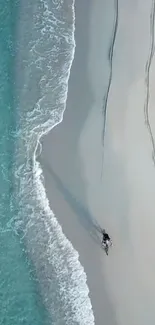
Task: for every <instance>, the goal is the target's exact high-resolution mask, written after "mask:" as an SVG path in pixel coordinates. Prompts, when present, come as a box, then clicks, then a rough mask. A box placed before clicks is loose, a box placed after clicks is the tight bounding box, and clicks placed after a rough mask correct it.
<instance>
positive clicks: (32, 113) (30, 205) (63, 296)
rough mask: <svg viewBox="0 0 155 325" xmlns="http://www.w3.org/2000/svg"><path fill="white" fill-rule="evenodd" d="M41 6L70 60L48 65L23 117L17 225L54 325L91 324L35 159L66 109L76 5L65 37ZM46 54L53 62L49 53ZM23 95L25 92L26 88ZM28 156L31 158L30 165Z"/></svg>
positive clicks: (72, 255) (70, 251)
mask: <svg viewBox="0 0 155 325" xmlns="http://www.w3.org/2000/svg"><path fill="white" fill-rule="evenodd" d="M41 3H42V4H43V5H44V9H45V10H44V14H43V15H42V18H43V20H42V28H41V35H42V37H45V35H46V36H47V37H48V35H49V37H50V34H49V33H51V32H53V30H54V28H57V32H58V33H57V35H55V36H54V35H53V36H51V37H55V40H56V42H58V43H56V44H57V45H59V46H60V38H59V37H58V36H60V35H61V37H62V38H63V39H64V42H66V43H67V44H68V46H69V50H67V49H66V52H64V54H65V55H66V56H65V58H66V60H65V62H63V65H62V66H61V69H60V71H58V70H57V71H56V72H55V74H54V70H53V71H52V66H50V63H51V62H52V59H50V60H51V61H50V62H49V66H47V68H48V73H43V75H42V78H40V92H41V96H40V98H38V100H37V103H36V104H35V105H34V107H33V109H32V108H31V110H29V109H27V111H26V113H25V111H24V113H23V115H22V114H21V113H20V116H21V121H20V123H21V129H20V141H19V143H18V148H17V158H18V166H17V170H16V173H15V177H16V181H17V183H16V188H17V189H18V190H17V193H18V200H19V207H20V211H19V214H18V220H17V227H18V226H20V227H21V225H22V227H24V228H25V238H24V239H25V242H26V245H27V250H28V252H29V253H30V255H31V259H32V260H33V263H34V265H35V268H36V272H37V276H38V279H39V282H40V286H41V292H42V295H43V298H44V302H45V305H46V306H47V308H48V310H49V312H50V313H51V316H52V324H55V325H57V324H67V325H73V324H81V325H93V324H94V315H93V311H92V305H91V301H90V298H89V289H88V286H87V283H86V281H87V277H86V274H85V272H84V269H83V267H82V265H81V264H80V262H79V255H78V252H77V251H76V250H75V249H74V248H73V246H72V244H71V243H70V242H69V240H68V239H67V238H66V237H65V235H64V234H63V232H62V228H61V226H60V225H59V223H58V221H57V219H56V217H55V216H54V214H53V212H52V211H51V209H50V206H49V201H48V199H47V196H46V190H45V188H44V186H43V175H42V170H41V168H40V165H39V163H38V162H37V161H36V155H37V146H38V144H39V141H40V138H41V137H42V136H43V135H45V134H47V133H48V132H49V131H50V130H51V129H52V128H53V127H54V126H56V125H57V124H59V123H61V121H62V119H63V114H64V111H65V107H66V100H67V92H68V79H69V75H70V69H71V65H72V61H73V58H74V51H75V40H74V29H75V13H74V1H73V3H72V8H71V9H72V15H73V24H72V29H71V27H70V26H69V27H68V33H67V32H66V33H64V36H63V34H62V30H61V27H63V25H64V22H63V20H62V21H61V19H60V18H61V17H56V16H54V12H53V11H52V12H51V11H50V9H49V6H48V2H47V1H45V0H41ZM53 4H55V10H58V9H59V8H60V7H61V6H63V5H64V1H58V0H57V1H56V0H55V2H54V1H53ZM58 25H59V26H58ZM58 27H59V28H58ZM59 29H60V30H59ZM59 34H60V35H59ZM42 40H43V39H42ZM40 43H41V39H40V40H37V41H36V42H32V43H31V50H30V52H29V53H30V56H31V57H30V59H31V60H32V58H33V64H36V66H37V68H38V69H40V71H42V70H43V66H44V65H43V64H44V63H45V58H43V57H42V55H41V53H40V52H39V51H38V46H39V44H40ZM56 52H57V46H56V47H55V48H54V46H53V53H55V55H57V53H56ZM46 53H48V58H50V51H47V52H46ZM51 55H52V54H51ZM48 58H47V59H48ZM56 60H57V56H55V62H57V61H56ZM47 62H48V60H47ZM30 66H31V65H30ZM30 66H29V68H30ZM43 72H44V71H43ZM50 87H51V89H52V92H53V94H54V91H56V92H57V93H58V94H59V98H58V97H56V95H53V96H55V97H56V98H55V97H54V100H53V102H51V108H52V110H51V109H50V106H49V103H50V100H51V97H50V99H49V96H50V94H49V93H50V92H51V90H50ZM25 89H26V88H25ZM24 91H25V92H26V90H24ZM25 94H26V93H25ZM25 98H27V97H26V95H25V97H21V101H20V103H21V105H22V104H23V105H25V106H26V104H24V103H25V101H23V100H25ZM18 135H19V132H18ZM32 155H33V158H32ZM25 157H27V160H26V161H25V159H26V158H25ZM32 172H33V174H32ZM19 186H20V188H19ZM19 189H20V190H19ZM23 216H24V219H23ZM21 222H22V223H21Z"/></svg>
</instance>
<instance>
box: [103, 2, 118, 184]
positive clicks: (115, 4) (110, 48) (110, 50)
mask: <svg viewBox="0 0 155 325" xmlns="http://www.w3.org/2000/svg"><path fill="white" fill-rule="evenodd" d="M114 10H115V20H114V28H113V33H112V39H111V42H110V47H109V52H108V61H109V67H110V73H109V81H108V87H107V90H106V93H105V95H104V98H103V106H102V112H103V119H104V120H103V131H102V146H103V153H102V164H101V179H102V174H103V162H104V143H105V129H106V118H107V103H108V97H109V91H110V86H111V82H112V72H113V54H114V45H115V40H116V33H117V27H118V0H114Z"/></svg>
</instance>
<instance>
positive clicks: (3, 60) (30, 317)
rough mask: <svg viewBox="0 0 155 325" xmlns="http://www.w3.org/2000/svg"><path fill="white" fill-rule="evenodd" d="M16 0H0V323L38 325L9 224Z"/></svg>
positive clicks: (31, 287)
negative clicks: (14, 0)
mask: <svg viewBox="0 0 155 325" xmlns="http://www.w3.org/2000/svg"><path fill="white" fill-rule="evenodd" d="M17 14H18V2H16V3H15V2H13V1H11V0H7V1H6V0H4V1H0V40H1V41H0V324H3V325H13V324H16V325H18V324H20V325H21V324H25V325H30V324H33V325H35V324H36V325H41V324H46V323H47V320H46V319H47V318H46V311H45V309H44V306H43V304H42V301H41V298H40V294H39V289H38V284H37V282H36V281H35V277H34V272H32V267H31V265H30V262H29V261H28V259H27V256H26V254H25V250H24V246H23V245H22V244H21V241H20V237H19V236H17V235H16V234H15V233H14V231H13V229H12V228H10V227H9V223H10V220H12V219H13V218H14V212H13V211H15V205H16V202H13V205H14V207H13V209H12V208H11V206H10V205H11V195H12V191H13V177H12V172H13V160H14V144H15V143H14V139H13V133H12V131H14V130H15V128H16V125H15V123H16V119H15V117H16V108H15V105H14V93H13V91H14V82H13V81H14V80H13V72H14V71H13V66H14V53H15V50H16V49H15V44H16V40H15V39H14V28H15V23H16V16H17Z"/></svg>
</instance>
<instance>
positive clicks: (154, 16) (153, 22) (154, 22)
mask: <svg viewBox="0 0 155 325" xmlns="http://www.w3.org/2000/svg"><path fill="white" fill-rule="evenodd" d="M154 27H155V0H153V1H152V8H151V12H150V50H149V55H148V59H147V62H146V66H145V86H146V98H145V102H144V118H145V124H146V127H147V129H148V133H149V136H150V140H151V144H152V160H153V163H154V165H155V140H154V137H153V133H152V129H151V124H150V119H149V99H150V68H151V63H152V59H153V56H154V50H155V48H154V46H155V43H154Z"/></svg>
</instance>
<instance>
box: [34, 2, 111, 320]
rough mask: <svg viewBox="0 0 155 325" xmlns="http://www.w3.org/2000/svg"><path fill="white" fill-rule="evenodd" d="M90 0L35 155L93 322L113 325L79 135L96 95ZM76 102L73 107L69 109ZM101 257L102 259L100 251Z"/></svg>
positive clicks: (82, 8)
mask: <svg viewBox="0 0 155 325" xmlns="http://www.w3.org/2000/svg"><path fill="white" fill-rule="evenodd" d="M91 11H92V1H90V2H89V5H88V4H86V3H83V2H82V1H78V2H76V5H75V15H76V20H75V41H76V49H75V56H74V60H73V64H72V68H71V73H70V78H69V86H68V99H67V106H66V110H65V112H64V117H63V121H62V122H61V124H59V125H58V126H56V127H54V128H53V129H52V131H51V132H50V133H49V134H48V135H46V136H45V137H44V138H43V139H42V141H41V143H42V144H43V147H42V149H43V150H42V154H41V158H40V159H39V160H40V162H41V165H42V168H43V175H44V178H45V188H46V191H47V196H48V199H49V203H50V206H51V209H52V211H53V212H54V214H55V215H56V217H57V219H58V222H59V223H60V225H61V226H62V230H63V232H64V234H65V235H66V236H67V238H68V239H69V240H70V241H71V243H72V245H73V247H74V248H75V249H76V250H77V251H78V253H79V260H80V262H81V264H82V266H83V267H84V271H85V272H86V275H87V284H88V287H89V290H90V293H89V297H90V299H91V303H92V308H93V312H94V316H95V324H97V325H100V324H101V325H102V324H103V315H104V319H106V325H116V317H115V315H114V309H113V303H112V301H111V300H110V297H109V295H108V292H107V288H106V284H105V283H104V274H103V270H102V269H103V265H102V256H104V251H103V250H102V249H101V247H100V242H101V235H100V233H99V231H98V230H97V228H96V227H95V223H96V224H97V227H100V225H99V223H98V222H97V220H95V219H96V218H95V216H94V215H93V214H91V212H90V210H89V206H87V193H86V184H85V179H84V176H83V174H82V173H81V171H82V162H81V157H80V155H79V148H78V146H79V138H80V133H81V130H82V129H83V128H84V124H85V121H86V119H87V116H88V114H89V113H90V111H91V108H92V105H93V102H94V100H95V99H94V95H93V91H92V90H91V85H90V82H89V72H88V51H89V37H90V36H89V25H90V14H91ZM73 107H74V109H73ZM104 258H106V257H105V256H104Z"/></svg>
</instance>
